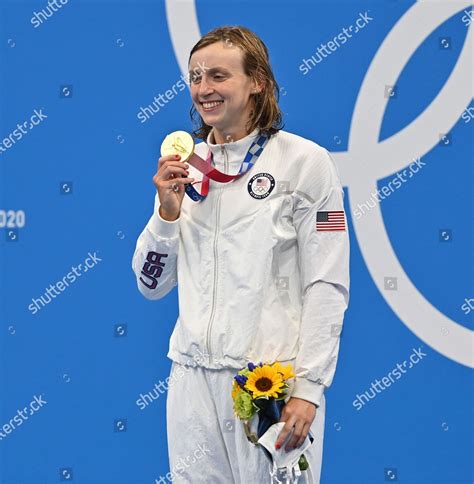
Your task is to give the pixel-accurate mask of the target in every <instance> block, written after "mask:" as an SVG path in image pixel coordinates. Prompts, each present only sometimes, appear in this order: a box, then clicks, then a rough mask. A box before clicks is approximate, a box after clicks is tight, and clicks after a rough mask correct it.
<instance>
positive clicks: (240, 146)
mask: <svg viewBox="0 0 474 484" xmlns="http://www.w3.org/2000/svg"><path fill="white" fill-rule="evenodd" d="M258 134H259V129H258V128H255V129H254V130H253V131H252V132H251V133H249V134H248V135H247V136H245V137H243V138H241V139H239V140H237V141H232V142H231V143H221V144H217V143H214V141H215V140H214V133H213V129H212V130H211V131H210V133H209V134H208V136H207V141H206V144H207V146H208V148H209V149H210V150H211V152H212V156H213V159H214V162H220V161H221V160H222V163H223V160H224V155H223V153H224V148H225V152H226V153H227V160H228V162H229V163H239V164H240V163H242V161H243V160H244V158H245V155H246V154H247V151H248V150H249V148H250V145H251V144H252V142H253V141H255V140H256V139H257V138H258Z"/></svg>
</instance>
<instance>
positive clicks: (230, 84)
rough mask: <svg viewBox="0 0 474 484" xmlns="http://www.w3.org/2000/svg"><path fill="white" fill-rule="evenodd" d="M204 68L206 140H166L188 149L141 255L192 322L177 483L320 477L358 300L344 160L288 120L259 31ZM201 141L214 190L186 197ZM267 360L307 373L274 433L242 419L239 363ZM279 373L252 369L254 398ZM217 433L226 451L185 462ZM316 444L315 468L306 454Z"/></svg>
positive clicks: (169, 179) (154, 282)
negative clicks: (348, 319) (343, 348)
mask: <svg viewBox="0 0 474 484" xmlns="http://www.w3.org/2000/svg"><path fill="white" fill-rule="evenodd" d="M188 69H189V76H190V90H191V99H192V103H193V104H192V108H191V112H190V116H191V120H192V121H193V122H194V124H195V131H194V132H193V134H194V136H195V137H196V138H200V139H201V140H203V142H201V143H198V144H194V140H193V139H192V137H191V135H189V133H186V132H181V131H177V132H174V133H173V136H172V135H169V136H168V137H167V138H166V139H165V141H164V142H163V145H162V148H163V146H165V148H166V147H169V146H172V147H173V150H174V151H173V150H171V152H170V151H167V150H166V149H165V150H164V151H162V155H163V156H162V157H161V158H160V159H159V161H158V171H157V173H156V174H155V176H154V177H153V182H154V184H155V187H156V194H155V209H154V213H153V215H152V217H151V218H150V221H149V222H148V225H147V226H146V228H145V230H144V231H143V232H142V233H141V235H140V237H139V239H138V241H137V247H136V250H135V253H134V256H133V262H132V267H133V269H134V271H135V274H136V277H137V284H138V288H139V290H140V292H141V293H142V294H143V295H144V296H145V297H146V298H148V299H155V300H156V299H161V298H163V297H164V296H166V294H168V293H169V292H170V291H171V289H172V288H173V287H174V286H175V285H176V284H178V291H179V317H178V320H177V321H176V325H175V328H174V330H173V334H172V336H171V340H170V347H169V352H168V355H167V356H168V357H169V358H170V359H171V360H172V361H173V363H172V369H171V376H170V378H173V377H174V376H175V375H178V377H176V378H173V385H170V387H169V390H168V394H167V401H166V413H167V432H168V454H169V459H170V469H173V470H175V469H179V468H180V466H181V468H180V470H179V472H175V471H173V480H177V481H178V482H206V483H219V484H222V483H241V482H242V483H243V482H245V483H250V482H252V483H253V482H258V483H259V484H260V483H262V484H264V483H266V482H274V481H273V479H274V478H275V479H277V481H276V482H281V481H279V480H278V479H286V481H285V482H300V484H303V483H313V484H314V483H317V482H319V476H320V471H321V461H322V444H323V433H324V419H325V397H324V391H325V389H326V388H328V387H329V386H330V385H331V382H332V379H333V375H334V372H335V367H336V361H337V355H338V350H339V335H340V332H341V331H340V328H341V326H342V320H343V315H344V312H345V310H346V308H347V305H348V300H349V236H348V233H347V230H346V220H345V213H344V203H343V196H344V192H343V189H342V186H341V183H340V181H339V178H338V171H337V168H336V166H335V164H334V162H333V160H332V158H331V156H330V155H329V153H328V152H327V150H325V149H324V148H323V147H321V146H319V145H318V144H316V143H314V142H313V141H310V140H308V139H305V138H302V137H301V136H298V135H296V134H292V133H289V132H286V131H284V130H283V129H282V114H281V111H280V108H279V106H278V95H279V87H278V84H277V82H276V80H275V77H274V75H273V72H272V68H271V66H270V61H269V55H268V50H267V47H266V46H265V44H264V43H263V42H262V40H261V39H260V38H259V37H258V36H257V35H256V34H255V33H253V32H252V31H250V30H249V29H247V28H245V27H239V26H236V27H232V26H231V27H220V28H217V29H215V30H213V31H211V32H209V33H208V34H206V35H205V36H204V37H202V38H201V39H200V40H199V42H198V43H197V44H196V45H195V46H194V47H193V48H192V50H191V52H190V55H189V62H188ZM188 138H189V139H188ZM167 140H168V141H167ZM186 140H187V141H189V142H188V143H186ZM186 145H187V146H190V147H191V148H190V149H189V150H187V149H184V148H185V146H186ZM178 146H181V148H182V149H181V150H180V153H181V156H183V157H184V159H183V160H182V161H181V160H180V155H177V154H176V150H177V149H178V148H177V147H178ZM188 152H189V156H187V155H186V154H187V153H188ZM192 152H194V154H195V155H197V157H202V159H201V162H202V164H203V165H202V166H203V170H204V171H202V173H201V174H204V172H205V173H206V174H205V175H204V178H202V181H196V183H202V186H204V185H206V188H205V190H201V194H198V196H197V197H193V196H191V195H190V196H189V197H185V196H184V195H185V193H187V194H188V195H189V193H190V191H191V190H194V188H193V186H192V185H193V183H192V182H193V181H194V180H195V178H194V177H197V176H199V175H200V173H199V171H198V170H196V169H195V170H194V172H193V173H190V171H189V169H190V166H189V164H191V153H192ZM186 160H189V164H188V163H187V162H186ZM204 160H206V161H204ZM211 165H213V166H211ZM193 168H194V165H193ZM207 174H209V178H210V179H211V180H212V183H210V181H209V178H206V175H207ZM190 175H192V177H190ZM192 193H193V194H194V192H192ZM196 194H197V192H196ZM336 330H337V331H336ZM203 355H204V357H203ZM252 361H256V362H265V363H270V364H272V365H274V368H284V367H285V366H286V365H287V364H290V363H291V365H292V368H294V370H295V371H294V375H293V377H294V381H293V382H292V385H293V386H292V387H291V389H289V392H288V395H287V396H286V395H285V398H284V399H283V397H282V398H280V404H279V406H277V407H278V408H279V409H281V415H280V420H279V421H278V422H275V423H271V422H269V425H270V427H268V426H267V430H263V429H264V427H263V426H261V425H259V423H258V422H257V421H256V418H257V417H258V415H256V416H255V418H253V419H252V420H251V422H246V425H247V426H244V425H241V424H240V425H239V422H238V420H237V418H236V416H235V414H234V411H235V407H234V406H233V398H232V393H233V392H232V388H233V380H234V375H235V372H236V370H238V369H241V368H242V367H247V365H249V364H250V362H252ZM185 367H186V368H187V371H184V368H185ZM265 368H266V367H265ZM264 376H266V377H268V375H264ZM270 377H271V378H270V379H268V378H265V379H260V381H256V380H255V381H254V380H252V378H249V381H248V382H246V383H245V385H247V387H246V391H245V392H243V393H246V392H247V391H248V392H249V393H248V395H251V396H252V397H255V398H259V397H262V398H265V397H266V396H267V393H268V389H269V388H270V385H272V386H271V388H273V384H274V383H275V389H278V388H280V387H281V386H280V384H279V382H280V379H281V377H280V372H279V371H278V370H276V371H274V372H273V373H272V374H271V375H270ZM260 386H261V387H262V388H260ZM264 387H265V388H264ZM234 390H235V388H234ZM243 393H242V394H243ZM272 395H274V398H276V397H279V393H278V391H276V393H272ZM275 395H276V397H275ZM234 396H235V395H234ZM247 400H248V399H247ZM251 401H252V399H250V400H249V401H248V402H247V404H248V403H249V402H251ZM282 402H283V403H284V404H283V405H282ZM250 410H251V409H250ZM250 413H252V412H250ZM277 418H278V417H277ZM252 426H253V428H252ZM246 430H248V435H252V434H255V435H256V436H257V437H258V438H260V439H262V440H261V441H260V445H258V446H255V445H254V444H255V439H254V440H251V441H249V440H248V438H247V434H246ZM268 432H270V433H268ZM269 442H270V444H269ZM203 443H204V444H205V445H206V446H207V447H208V448H209V449H210V452H209V453H207V454H206V455H205V456H204V457H203V458H202V459H201V460H200V461H199V464H196V465H193V466H186V468H183V466H182V465H181V464H180V463H181V462H182V461H183V459H185V458H186V456H188V455H191V454H192V452H193V451H194V449H196V448H197V447H198V446H199V445H201V444H203ZM262 446H265V449H266V450H265V449H263V447H262ZM303 453H304V456H305V457H306V461H307V462H306V464H307V465H309V467H307V465H306V464H304V463H303V464H304V465H302V464H301V463H300V458H301V455H302V454H303Z"/></svg>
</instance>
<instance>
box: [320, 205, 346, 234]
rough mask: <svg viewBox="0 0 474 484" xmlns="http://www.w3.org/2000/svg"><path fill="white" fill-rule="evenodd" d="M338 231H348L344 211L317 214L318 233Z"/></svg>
mask: <svg viewBox="0 0 474 484" xmlns="http://www.w3.org/2000/svg"><path fill="white" fill-rule="evenodd" d="M336 230H346V220H345V215H344V210H332V211H330V212H317V213H316V231H317V232H333V231H336Z"/></svg>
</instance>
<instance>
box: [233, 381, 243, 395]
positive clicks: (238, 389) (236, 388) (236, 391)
mask: <svg viewBox="0 0 474 484" xmlns="http://www.w3.org/2000/svg"><path fill="white" fill-rule="evenodd" d="M241 391H242V388H241V387H240V385H239V384H238V383H237V382H236V381H235V380H234V381H233V383H232V400H235V397H236V396H237V395H238V394H239V393H240V392H241Z"/></svg>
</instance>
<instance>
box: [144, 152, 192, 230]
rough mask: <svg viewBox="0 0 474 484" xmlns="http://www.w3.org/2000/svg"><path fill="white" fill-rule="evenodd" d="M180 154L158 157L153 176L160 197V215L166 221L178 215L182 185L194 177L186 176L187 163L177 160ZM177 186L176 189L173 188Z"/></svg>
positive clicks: (182, 193) (187, 174) (174, 218)
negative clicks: (156, 168) (156, 167)
mask: <svg viewBox="0 0 474 484" xmlns="http://www.w3.org/2000/svg"><path fill="white" fill-rule="evenodd" d="M180 159H181V156H180V155H167V156H162V157H161V158H159V159H158V171H157V173H156V174H155V176H154V177H153V183H154V184H155V186H156V189H157V190H158V195H159V198H160V208H159V212H160V216H161V217H162V218H164V219H165V220H168V221H173V220H176V219H177V218H178V217H179V212H180V210H181V204H182V203H183V198H184V192H185V189H184V185H185V184H186V183H191V182H192V181H194V178H188V176H189V171H188V168H189V165H188V164H187V163H183V162H182V161H179V160H180ZM173 186H177V187H178V188H177V191H175V190H173Z"/></svg>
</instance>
